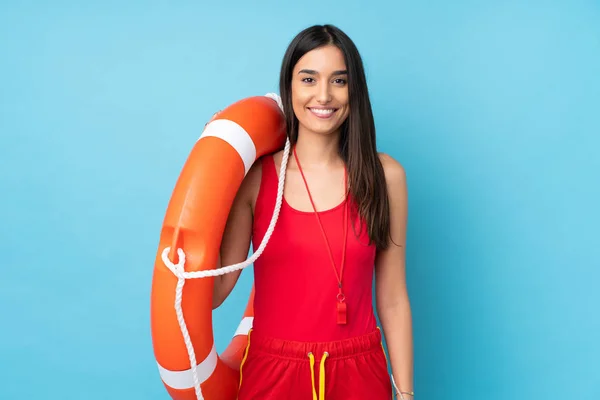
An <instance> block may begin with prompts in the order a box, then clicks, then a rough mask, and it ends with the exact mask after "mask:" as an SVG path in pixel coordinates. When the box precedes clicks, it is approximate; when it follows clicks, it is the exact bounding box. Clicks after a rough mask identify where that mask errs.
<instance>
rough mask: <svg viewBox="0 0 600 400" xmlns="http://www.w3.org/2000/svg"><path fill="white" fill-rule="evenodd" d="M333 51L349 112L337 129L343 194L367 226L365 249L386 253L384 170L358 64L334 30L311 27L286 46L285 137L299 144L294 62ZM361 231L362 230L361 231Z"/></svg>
mask: <svg viewBox="0 0 600 400" xmlns="http://www.w3.org/2000/svg"><path fill="white" fill-rule="evenodd" d="M326 45H334V46H337V47H338V48H339V49H340V50H341V51H342V53H343V54H344V60H345V62H346V67H347V70H348V96H349V107H350V112H349V115H348V118H347V119H346V121H344V123H343V124H342V126H341V135H340V146H339V154H340V157H341V158H342V160H344V162H345V164H346V165H347V169H348V180H349V185H348V189H349V191H350V194H351V196H352V198H353V200H354V201H355V202H356V206H357V208H358V213H359V215H360V216H361V217H362V219H364V221H365V223H366V225H367V232H368V235H369V239H370V244H371V243H375V245H376V246H377V248H378V249H385V248H387V247H388V239H389V236H390V216H389V200H388V192H387V186H386V180H385V175H384V172H383V166H382V165H381V162H380V160H379V156H378V154H377V146H376V140H375V122H374V120H373V111H372V110H371V101H370V100H369V91H368V88H367V80H366V77H365V71H364V67H363V62H362V58H361V56H360V54H359V52H358V49H357V48H356V45H355V44H354V43H353V42H352V40H351V39H350V38H349V37H348V35H346V34H345V33H344V32H342V31H341V30H340V29H339V28H337V27H335V26H333V25H314V26H311V27H309V28H306V29H304V30H303V31H302V32H300V33H299V34H298V35H297V36H296V37H295V38H294V39H293V40H292V42H291V43H290V45H289V46H288V48H287V50H286V52H285V55H284V57H283V62H282V65H281V73H280V78H279V92H280V95H281V100H282V102H283V110H284V113H285V116H286V117H285V118H286V124H287V134H288V136H289V138H290V142H291V144H292V145H294V144H296V141H297V138H298V119H297V118H296V115H295V114H294V110H293V108H292V73H293V70H294V66H295V65H296V63H297V62H298V60H299V59H300V58H301V57H302V56H303V55H304V54H306V53H308V52H309V51H311V50H314V49H316V48H318V47H322V46H326ZM361 229H362V228H361Z"/></svg>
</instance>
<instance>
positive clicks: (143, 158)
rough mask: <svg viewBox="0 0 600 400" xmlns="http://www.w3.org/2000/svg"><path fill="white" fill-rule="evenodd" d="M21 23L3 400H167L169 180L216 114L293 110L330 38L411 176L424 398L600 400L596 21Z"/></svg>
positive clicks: (384, 5)
mask: <svg viewBox="0 0 600 400" xmlns="http://www.w3.org/2000/svg"><path fill="white" fill-rule="evenodd" d="M7 3H8V2H2V5H1V6H0V77H1V78H0V135H1V142H0V143H1V145H0V190H1V194H2V196H1V197H0V239H1V240H0V268H1V271H0V272H1V278H0V316H1V318H2V323H1V328H0V360H1V362H0V398H1V399H30V398H42V397H43V398H47V399H64V400H69V399H88V400H95V399H128V400H134V399H167V398H168V396H167V395H166V392H165V391H164V389H163V387H162V384H161V382H160V379H159V377H158V373H157V369H156V365H155V362H154V358H153V353H152V347H151V338H150V330H149V297H150V280H151V275H152V269H153V262H154V256H155V252H156V246H157V244H158V243H157V241H158V236H159V230H160V226H161V223H162V219H163V217H164V212H165V208H166V205H167V202H168V200H169V197H170V194H171V190H172V188H173V185H174V182H175V180H176V178H177V176H178V174H179V171H180V169H181V167H182V165H183V162H184V161H185V159H186V157H187V155H188V153H189V151H190V149H191V146H192V145H193V144H194V142H195V140H196V139H197V137H198V136H199V134H200V132H201V130H202V127H203V125H204V123H205V122H206V121H207V120H208V119H209V118H210V117H211V115H212V114H213V113H214V112H215V111H217V110H218V109H221V108H223V107H226V106H227V105H228V104H230V103H231V102H233V101H236V100H238V99H240V98H243V97H246V96H250V95H256V94H264V93H267V92H270V91H277V81H278V72H279V66H280V62H281V58H282V56H283V52H284V51H285V48H286V46H287V45H288V43H289V41H290V40H291V39H292V37H293V36H294V35H295V34H296V33H297V32H298V31H300V30H301V29H303V28H304V27H306V26H308V25H311V24H313V23H328V22H331V23H334V24H337V25H338V26H339V27H341V28H342V29H344V30H345V31H346V32H347V33H348V34H349V35H350V36H351V37H352V38H353V40H354V41H355V42H356V44H357V45H358V47H359V50H360V51H361V53H362V55H363V57H364V61H365V64H366V69H367V74H368V81H369V85H370V93H371V98H372V102H373V106H374V112H375V117H376V123H377V129H378V139H379V147H380V150H381V151H385V152H387V153H389V154H391V155H392V156H394V157H395V158H396V159H398V160H399V161H400V162H401V163H402V164H403V165H404V167H405V168H406V171H407V174H408V179H409V194H410V216H409V230H408V256H407V258H408V263H407V269H408V281H409V290H410V296H411V302H412V306H413V318H414V338H415V390H416V392H417V399H419V400H437V399H447V400H458V399H461V400H480V399H486V400H495V399H498V400H499V399H509V398H510V399H514V398H519V399H545V398H548V396H552V395H555V396H557V397H553V398H573V399H580V400H591V399H598V398H600V363H599V361H598V360H599V358H600V345H599V344H598V339H599V338H600V316H599V312H598V306H599V305H600V291H599V290H598V282H599V280H600V269H599V267H600V250H599V248H600V247H599V246H598V237H599V235H598V226H599V223H600V213H599V212H598V208H597V207H598V204H600V188H599V186H600V185H599V181H600V179H599V178H598V175H599V173H600V161H599V159H598V149H599V146H600V139H599V134H600V4H599V3H598V2H597V1H591V0H590V1H574V0H571V1H567V0H565V1H562V2H558V1H544V2H542V1H531V0H530V1H527V2H523V1H488V2H484V1H479V2H478V1H466V0H462V1H461V0H457V1H452V2H450V1H445V0H432V1H427V2H423V1H401V2H395V1H394V2H393V1H368V2H360V1H330V2H320V1H302V2H294V3H289V4H288V5H285V6H282V5H280V2H275V1H270V2H264V1H263V2H260V3H258V4H255V5H251V4H250V2H245V1H229V2H226V3H218V2H213V3H211V4H201V2H191V1H188V2H172V3H171V4H168V2H164V1H144V2H142V1H129V2H126V3H123V2H117V1H104V2H102V3H100V2H96V4H91V3H86V5H82V4H83V3H82V2H79V3H82V4H77V2H66V1H53V2H45V3H44V2H39V1H27V2H20V4H18V5H16V4H12V5H10V4H7ZM15 3H16V2H15ZM525 3H527V4H525ZM250 272H251V271H250V270H248V271H246V272H244V273H243V274H242V279H241V281H240V283H239V285H238V287H237V288H236V289H235V291H234V293H233V294H232V295H231V297H230V298H229V299H228V300H227V302H226V303H225V304H224V305H223V306H222V307H221V308H220V309H219V310H218V311H217V312H216V315H215V320H216V326H215V329H216V332H217V346H218V349H219V351H221V350H223V349H224V348H225V346H226V345H227V343H228V341H229V338H230V336H231V334H232V333H233V331H234V330H235V328H236V326H237V323H238V322H239V318H240V315H241V312H242V310H243V306H244V305H245V303H246V298H247V295H248V293H249V290H250V285H251V273H250Z"/></svg>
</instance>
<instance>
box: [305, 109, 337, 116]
mask: <svg viewBox="0 0 600 400" xmlns="http://www.w3.org/2000/svg"><path fill="white" fill-rule="evenodd" d="M310 110H311V111H312V112H314V113H315V114H319V115H329V114H331V113H333V109H332V108H328V109H322V108H311V109H310Z"/></svg>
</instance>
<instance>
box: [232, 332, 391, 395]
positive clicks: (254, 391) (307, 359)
mask: <svg viewBox="0 0 600 400" xmlns="http://www.w3.org/2000/svg"><path fill="white" fill-rule="evenodd" d="M262 399H274V400H278V399H285V400H310V399H313V400H365V399H369V400H390V399H392V385H391V381H390V377H389V375H388V369H387V359H386V356H385V353H384V350H383V346H382V344H381V333H380V331H379V329H377V330H376V331H374V332H372V333H370V334H367V335H364V336H358V337H355V338H351V339H345V340H340V341H334V342H324V343H308V342H291V341H286V340H279V339H273V338H269V337H262V336H260V335H258V334H257V333H256V332H254V331H251V332H250V334H249V335H248V347H247V348H246V353H245V355H244V360H243V362H242V367H241V377H240V391H239V395H238V400H262Z"/></svg>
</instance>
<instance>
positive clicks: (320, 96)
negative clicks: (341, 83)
mask: <svg viewBox="0 0 600 400" xmlns="http://www.w3.org/2000/svg"><path fill="white" fill-rule="evenodd" d="M317 101H318V102H319V103H320V104H327V103H329V102H330V101H331V91H330V87H329V82H327V81H321V83H320V84H319V86H318V92H317Z"/></svg>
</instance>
